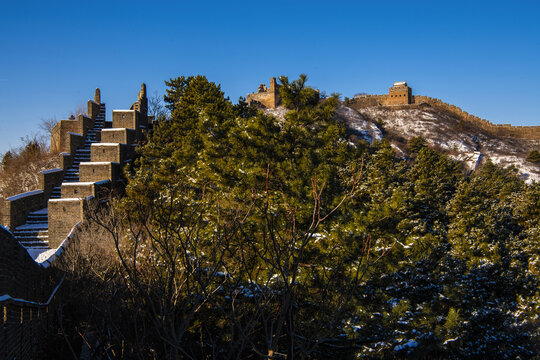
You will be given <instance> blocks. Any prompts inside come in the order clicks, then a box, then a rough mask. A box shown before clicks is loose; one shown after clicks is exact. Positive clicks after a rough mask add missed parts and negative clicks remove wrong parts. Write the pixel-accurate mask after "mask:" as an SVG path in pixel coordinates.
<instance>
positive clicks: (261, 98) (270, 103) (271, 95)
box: [246, 77, 280, 109]
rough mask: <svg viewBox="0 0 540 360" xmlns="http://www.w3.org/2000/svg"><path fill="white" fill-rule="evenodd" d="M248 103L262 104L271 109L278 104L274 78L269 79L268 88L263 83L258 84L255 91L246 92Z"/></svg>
mask: <svg viewBox="0 0 540 360" xmlns="http://www.w3.org/2000/svg"><path fill="white" fill-rule="evenodd" d="M246 100H247V102H248V104H257V105H262V106H263V107H265V108H268V109H273V108H276V107H277V106H278V105H279V102H280V99H279V85H278V84H277V81H276V78H275V77H273V78H271V79H270V88H267V87H266V85H265V84H261V85H259V89H258V90H257V92H256V93H252V94H248V95H247V97H246Z"/></svg>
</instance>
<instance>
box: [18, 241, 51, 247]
mask: <svg viewBox="0 0 540 360" xmlns="http://www.w3.org/2000/svg"><path fill="white" fill-rule="evenodd" d="M19 243H20V244H21V245H22V246H24V247H25V248H32V249H35V248H38V247H41V248H43V249H44V250H48V249H49V241H44V240H41V239H35V240H33V239H28V240H22V241H19Z"/></svg>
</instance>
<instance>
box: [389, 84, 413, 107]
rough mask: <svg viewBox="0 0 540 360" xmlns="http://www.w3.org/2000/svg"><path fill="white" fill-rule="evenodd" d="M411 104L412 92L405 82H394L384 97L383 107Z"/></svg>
mask: <svg viewBox="0 0 540 360" xmlns="http://www.w3.org/2000/svg"><path fill="white" fill-rule="evenodd" d="M411 103H412V91H411V88H410V87H409V86H408V85H407V83H406V82H405V81H399V82H395V83H394V86H392V87H391V88H390V89H389V91H388V95H387V97H386V104H385V105H408V104H411Z"/></svg>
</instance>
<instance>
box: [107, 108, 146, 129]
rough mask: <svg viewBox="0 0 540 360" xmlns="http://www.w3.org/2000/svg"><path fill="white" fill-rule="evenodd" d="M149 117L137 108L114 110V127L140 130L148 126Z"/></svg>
mask: <svg viewBox="0 0 540 360" xmlns="http://www.w3.org/2000/svg"><path fill="white" fill-rule="evenodd" d="M146 125H147V119H146V118H145V116H144V115H143V114H142V113H140V112H139V111H137V110H113V115H112V127H113V128H126V129H133V130H137V131H139V130H140V129H141V127H146Z"/></svg>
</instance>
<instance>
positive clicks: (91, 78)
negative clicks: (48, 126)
mask: <svg viewBox="0 0 540 360" xmlns="http://www.w3.org/2000/svg"><path fill="white" fill-rule="evenodd" d="M539 19H540V2H538V1H512V2H510V1H470V0H469V1H374V0H371V1H328V0H327V1H324V2H323V1H317V0H310V1H260V2H258V1H249V2H248V1H219V2H218V1H199V2H197V1H194V0H190V1H168V2H165V1H161V2H160V1H136V0H135V1H133V0H132V1H119V0H109V1H99V0H95V1H73V0H71V1H53V0H51V1H39V2H38V1H2V6H1V10H0V45H1V46H0V121H1V124H2V131H0V152H4V151H6V150H7V149H9V148H10V147H14V146H18V145H19V144H20V141H19V139H20V137H23V136H25V135H31V134H33V133H36V132H37V126H38V124H39V122H40V119H41V118H51V117H56V119H57V120H60V119H62V118H65V117H66V116H68V115H69V114H70V113H71V112H73V111H74V110H75V109H76V108H77V106H78V105H80V104H86V101H87V100H88V99H89V98H92V97H93V94H94V89H95V88H96V87H100V88H101V94H102V99H103V101H104V102H106V103H107V110H108V114H107V116H108V117H109V118H110V114H111V111H112V110H113V109H124V108H128V107H129V106H130V105H131V103H132V102H133V101H135V100H136V96H137V93H138V91H139V88H140V84H141V83H142V82H145V83H146V84H147V88H148V92H149V93H150V94H152V93H153V92H154V91H158V92H159V93H160V94H163V92H164V90H165V85H164V83H163V81H164V80H165V79H169V78H171V77H177V76H180V75H192V74H204V75H206V76H207V77H208V79H209V80H211V81H214V82H217V83H221V85H222V89H223V90H224V91H225V93H226V95H228V96H229V97H230V98H231V99H232V100H234V101H236V100H237V99H238V97H239V96H241V95H243V96H245V94H246V93H248V92H252V91H254V90H255V89H256V88H257V86H258V84H260V83H262V82H265V83H268V80H269V78H270V77H271V76H279V75H287V76H289V78H296V77H297V76H298V74H300V73H307V74H308V79H309V84H310V85H311V86H313V87H316V88H319V89H321V90H323V91H326V92H327V93H332V92H339V93H341V94H342V95H343V96H349V97H350V96H353V95H354V94H355V93H358V92H366V93H378V94H380V93H385V92H387V91H388V87H389V86H391V84H392V83H393V82H394V81H407V82H408V83H409V84H410V85H411V87H412V88H413V93H415V94H422V95H427V96H432V97H437V98H440V99H443V100H445V101H447V102H449V103H453V104H455V105H458V106H461V107H462V108H463V109H464V110H466V111H468V112H470V113H472V114H475V115H478V116H481V117H484V118H486V119H488V120H490V121H492V122H495V123H511V124H514V125H540V66H539V65H540V20H539Z"/></svg>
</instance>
